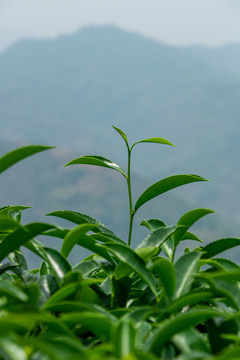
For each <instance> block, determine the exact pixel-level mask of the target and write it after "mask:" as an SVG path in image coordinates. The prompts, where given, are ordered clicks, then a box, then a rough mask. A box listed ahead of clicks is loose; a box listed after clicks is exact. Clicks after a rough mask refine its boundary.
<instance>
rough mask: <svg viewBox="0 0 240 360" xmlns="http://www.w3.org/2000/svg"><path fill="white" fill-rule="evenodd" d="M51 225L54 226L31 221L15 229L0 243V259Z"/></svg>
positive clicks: (51, 226)
mask: <svg viewBox="0 0 240 360" xmlns="http://www.w3.org/2000/svg"><path fill="white" fill-rule="evenodd" d="M53 227H54V226H53V225H50V224H44V223H31V224H28V225H26V226H24V227H21V228H19V229H17V230H15V231H14V232H12V233H11V234H10V235H8V236H7V237H5V239H3V241H2V242H1V243H0V261H1V260H3V259H4V258H5V257H6V256H7V255H8V254H10V252H12V251H14V250H18V249H19V247H20V246H21V245H23V244H25V243H26V242H28V241H29V240H30V239H32V238H33V237H34V236H37V235H40V234H41V233H43V232H44V231H47V230H49V229H51V228H53Z"/></svg>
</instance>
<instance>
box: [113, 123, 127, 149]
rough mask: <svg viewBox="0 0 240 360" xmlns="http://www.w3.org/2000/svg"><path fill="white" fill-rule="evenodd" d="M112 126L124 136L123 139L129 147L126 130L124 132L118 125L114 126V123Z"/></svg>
mask: <svg viewBox="0 0 240 360" xmlns="http://www.w3.org/2000/svg"><path fill="white" fill-rule="evenodd" d="M112 127H113V128H114V129H115V130H116V131H117V132H118V133H119V134H120V135H121V137H122V138H123V140H124V141H125V143H126V145H127V147H128V148H129V145H128V139H127V135H126V134H124V132H123V131H122V130H121V129H119V128H117V127H116V126H113V125H112Z"/></svg>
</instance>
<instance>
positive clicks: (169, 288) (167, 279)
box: [153, 258, 176, 298]
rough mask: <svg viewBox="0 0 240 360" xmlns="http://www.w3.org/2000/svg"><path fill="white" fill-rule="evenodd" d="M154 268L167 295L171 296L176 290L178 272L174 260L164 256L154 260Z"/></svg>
mask: <svg viewBox="0 0 240 360" xmlns="http://www.w3.org/2000/svg"><path fill="white" fill-rule="evenodd" d="M153 270H154V271H155V272H156V273H157V277H158V278H159V280H160V282H161V284H162V286H163V288H164V291H165V293H166V295H167V296H168V297H169V298H171V297H173V295H174V294H175V290H176V272H175V267H174V265H173V263H172V262H170V261H169V260H167V259H164V258H157V259H155V260H154V261H153Z"/></svg>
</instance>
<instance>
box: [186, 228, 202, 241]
mask: <svg viewBox="0 0 240 360" xmlns="http://www.w3.org/2000/svg"><path fill="white" fill-rule="evenodd" d="M183 240H193V241H198V242H201V243H203V241H202V240H201V239H199V237H198V236H197V235H195V234H193V233H191V232H190V231H186V232H185V233H184V234H183V236H182V238H181V241H183Z"/></svg>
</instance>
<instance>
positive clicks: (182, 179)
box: [134, 175, 207, 211]
mask: <svg viewBox="0 0 240 360" xmlns="http://www.w3.org/2000/svg"><path fill="white" fill-rule="evenodd" d="M196 181H207V180H206V179H204V178H202V177H201V176H198V175H172V176H169V177H167V178H164V179H162V180H159V181H157V182H156V183H155V184H153V185H151V186H150V187H149V188H147V189H146V190H145V191H144V192H143V193H142V195H141V196H140V197H139V198H138V200H137V202H136V204H135V208H134V209H135V211H137V210H138V209H139V208H140V207H141V206H142V205H143V204H145V203H146V202H148V201H149V200H151V199H153V198H155V197H156V196H158V195H161V194H163V193H165V192H167V191H169V190H172V189H175V188H177V187H179V186H183V185H186V184H190V183H193V182H196Z"/></svg>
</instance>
